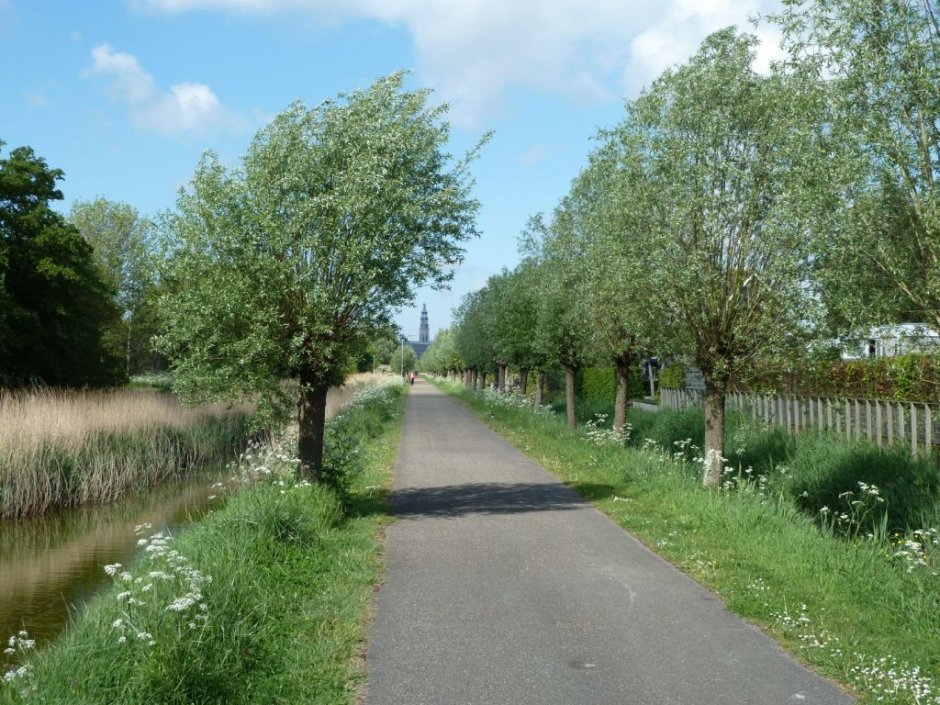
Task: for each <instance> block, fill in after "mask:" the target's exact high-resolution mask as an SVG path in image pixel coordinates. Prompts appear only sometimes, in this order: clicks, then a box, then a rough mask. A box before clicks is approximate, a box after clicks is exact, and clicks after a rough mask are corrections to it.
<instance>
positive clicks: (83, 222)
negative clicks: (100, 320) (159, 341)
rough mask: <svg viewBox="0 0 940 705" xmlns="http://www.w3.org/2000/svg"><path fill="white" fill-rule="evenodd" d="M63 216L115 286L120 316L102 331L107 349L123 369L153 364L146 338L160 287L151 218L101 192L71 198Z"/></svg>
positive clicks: (152, 331)
mask: <svg viewBox="0 0 940 705" xmlns="http://www.w3.org/2000/svg"><path fill="white" fill-rule="evenodd" d="M69 222H70V223H71V224H72V225H73V226H75V227H76V228H77V229H78V231H79V232H80V233H81V234H82V237H83V238H85V241H86V242H88V244H90V245H91V246H92V250H93V254H94V259H95V263H96V265H97V267H98V271H99V272H100V274H101V276H102V278H103V279H104V281H105V282H106V283H107V284H108V286H109V288H110V289H111V290H112V291H114V292H116V301H117V305H118V308H119V309H120V312H121V317H120V319H118V320H116V321H115V322H114V323H113V324H112V325H111V326H110V327H109V328H108V330H107V332H106V336H105V337H106V340H107V342H108V346H109V349H110V350H111V351H112V352H113V354H114V355H115V356H118V357H120V358H121V359H123V360H124V362H125V366H126V372H127V374H139V373H141V372H142V371H145V370H150V369H154V368H155V366H158V365H159V364H160V362H161V360H160V359H159V358H158V357H155V351H154V350H153V346H152V344H151V339H152V338H153V337H154V336H155V335H156V334H157V333H158V332H159V328H158V316H157V311H156V308H157V299H158V297H159V293H160V292H159V284H158V281H157V279H156V269H157V262H156V261H155V259H154V258H155V255H156V253H155V251H154V245H153V241H152V240H153V238H152V235H151V227H152V226H151V223H150V222H149V221H147V220H146V219H144V218H141V217H140V215H139V214H138V212H137V211H136V209H134V208H133V207H132V206H129V205H127V204H124V203H115V202H112V201H108V200H107V199H104V198H98V199H95V200H94V201H76V202H75V203H73V204H72V208H71V211H70V213H69Z"/></svg>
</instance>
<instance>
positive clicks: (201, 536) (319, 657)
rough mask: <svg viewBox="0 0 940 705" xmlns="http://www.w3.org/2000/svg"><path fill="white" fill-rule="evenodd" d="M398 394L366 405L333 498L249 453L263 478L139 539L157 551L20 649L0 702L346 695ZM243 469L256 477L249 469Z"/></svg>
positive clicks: (357, 672)
mask: <svg viewBox="0 0 940 705" xmlns="http://www.w3.org/2000/svg"><path fill="white" fill-rule="evenodd" d="M383 396H384V394H383ZM400 402H401V397H400V396H398V395H397V394H393V399H392V403H391V404H389V405H388V407H389V408H388V409H386V410H384V411H380V412H379V413H378V416H377V418H382V419H386V421H384V422H383V425H382V429H381V430H380V431H379V432H378V433H374V434H372V436H371V437H370V440H368V441H367V442H365V443H364V444H363V445H362V448H361V450H362V453H361V454H362V456H363V458H364V461H363V463H362V468H363V471H362V472H361V473H360V474H359V475H358V476H357V477H356V478H354V480H353V482H352V484H351V486H350V487H349V491H348V496H347V504H346V506H345V507H344V505H343V503H342V502H341V501H340V499H339V498H338V497H337V496H336V494H335V493H334V491H333V490H331V489H330V488H327V487H325V486H322V485H319V484H314V485H311V484H309V483H307V482H297V481H296V479H294V478H293V462H291V461H289V460H286V459H285V458H284V456H278V455H277V454H275V453H273V452H271V453H268V454H264V455H263V456H260V457H258V458H257V460H258V461H259V462H262V463H263V465H262V467H264V468H265V469H266V470H268V471H270V472H271V473H272V477H271V478H269V479H268V480H260V481H256V482H254V483H253V484H252V485H251V486H248V487H246V488H245V489H244V490H243V491H242V492H239V493H238V494H236V495H234V496H233V497H231V498H230V499H229V500H228V502H227V504H226V505H225V506H224V507H223V508H221V509H219V510H217V511H215V512H213V513H211V514H210V515H208V517H206V518H205V519H203V520H202V521H200V522H199V523H197V524H194V525H192V526H191V527H190V528H188V529H187V530H186V532H184V533H183V534H182V535H181V536H179V537H177V538H168V537H166V536H164V537H158V538H150V539H149V540H147V539H146V538H145V540H147V542H148V544H149V546H150V547H152V548H154V549H157V548H158V547H160V546H161V545H162V548H160V549H158V550H152V551H151V552H148V553H145V554H142V555H141V556H140V557H139V559H138V561H137V562H136V563H135V564H134V565H133V566H130V567H128V568H127V570H128V571H129V577H128V576H123V575H122V573H123V570H124V569H123V568H115V575H114V579H115V585H114V587H113V589H111V590H110V591H107V592H105V593H104V594H102V595H100V596H98V597H96V598H95V599H94V600H92V601H91V603H90V604H89V605H88V606H87V607H86V608H85V609H84V610H83V611H82V612H81V614H79V615H77V616H76V618H75V620H74V621H73V623H72V624H71V625H70V628H69V630H68V631H67V633H66V634H64V635H63V636H62V638H60V639H59V640H58V641H57V642H55V643H54V644H52V645H51V646H49V647H48V648H46V649H44V650H42V651H41V652H38V653H33V654H32V656H31V658H30V660H29V675H28V676H27V679H28V680H27V683H28V685H29V687H28V688H25V689H21V688H20V687H19V686H21V685H22V684H23V681H16V680H14V681H13V683H12V684H10V685H7V684H5V683H3V682H0V702H2V703H4V704H9V705H13V704H24V705H25V704H28V703H66V702H67V703H74V704H75V705H93V704H95V703H105V702H107V703H115V704H116V705H134V704H140V705H143V704H145V703H146V704H149V703H166V704H167V705H176V704H179V705H184V704H185V705H188V704H190V703H201V704H202V705H210V704H212V703H219V704H222V703H224V704H225V705H248V704H254V703H257V704H259V705H260V704H264V705H268V703H278V702H281V703H300V702H310V703H319V704H322V705H348V703H349V702H350V698H351V697H352V693H354V692H355V691H356V687H357V685H358V684H359V683H360V682H361V680H362V663H361V658H360V651H361V644H362V641H363V639H364V638H365V633H364V625H365V621H366V619H367V615H368V607H369V604H370V602H371V599H372V597H373V591H374V588H375V585H376V584H377V583H378V582H379V580H380V578H381V563H380V561H379V560H378V555H379V548H380V547H379V543H378V538H379V531H380V528H381V526H382V525H383V524H384V523H385V522H386V521H387V513H386V504H385V492H384V489H382V488H384V487H386V486H387V485H388V482H389V477H390V474H389V473H390V469H391V465H392V463H393V461H394V457H395V451H396V444H397V437H398V426H397V424H396V423H395V422H394V419H397V418H400V414H401V411H402V404H401V403H400ZM366 405H367V406H368V405H371V402H368V401H367V402H366ZM370 428H371V426H370ZM243 470H244V471H245V472H246V473H248V475H249V476H252V477H254V476H262V475H263V470H262V469H261V467H259V466H257V465H253V464H249V465H246V466H245V467H243ZM169 551H174V552H175V553H174V554H173V556H172V557H170V556H169V555H168V552H169ZM155 571H160V574H159V575H157V576H156V577H155V576H154V574H153V573H154V572H155ZM162 575H166V576H167V577H165V578H164V577H162ZM138 579H139V581H138ZM144 585H149V586H150V587H149V588H146V589H145V588H144V587H143V586H144ZM121 593H125V594H124V595H123V597H119V594H121ZM128 595H132V596H133V598H134V600H135V602H131V601H130V600H128ZM173 604H175V605H176V606H177V607H178V608H179V609H178V611H177V609H168V606H169V605H173ZM119 620H120V621H119ZM191 625H195V626H191ZM141 635H144V636H141ZM121 637H124V639H123V641H122V640H121Z"/></svg>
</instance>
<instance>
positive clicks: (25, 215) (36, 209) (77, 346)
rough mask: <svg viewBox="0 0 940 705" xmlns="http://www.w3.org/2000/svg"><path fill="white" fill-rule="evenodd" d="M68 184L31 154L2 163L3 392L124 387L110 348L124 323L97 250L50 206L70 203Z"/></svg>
mask: <svg viewBox="0 0 940 705" xmlns="http://www.w3.org/2000/svg"><path fill="white" fill-rule="evenodd" d="M2 145H3V143H2V142H0V147H2ZM62 177H63V173H62V171H61V170H60V169H52V168H50V167H49V166H48V164H47V163H46V161H45V160H44V159H42V158H41V157H38V156H37V155H36V154H35V153H34V152H33V150H32V149H30V148H29V147H20V148H18V149H14V150H13V151H12V152H10V154H9V156H8V157H6V158H4V159H0V282H2V293H0V334H2V335H0V339H2V342H0V383H2V384H12V385H20V384H27V383H31V382H42V383H45V384H49V385H60V386H84V385H94V386H102V385H108V384H116V383H119V382H121V381H122V380H123V375H122V372H121V366H120V359H119V358H115V357H114V356H113V355H110V354H109V352H108V350H107V349H106V348H105V347H104V345H103V344H102V335H103V331H104V330H105V329H106V328H107V327H109V326H110V325H113V322H114V321H115V320H116V317H117V315H118V314H117V309H116V307H115V306H114V304H113V292H112V291H111V290H110V289H109V288H108V285H107V284H106V283H105V282H104V281H103V280H102V278H101V276H100V274H99V273H98V271H97V268H96V267H95V263H94V260H93V257H92V250H91V247H90V246H89V245H88V243H86V242H85V241H84V240H83V239H82V237H81V235H80V234H79V232H78V231H77V230H76V229H75V228H74V227H72V226H71V225H69V224H68V223H66V222H65V220H64V219H63V218H62V216H60V215H59V214H58V213H56V212H55V211H53V210H52V208H51V206H50V204H51V202H52V201H57V200H61V199H62V192H61V191H60V190H59V189H58V187H57V183H58V182H59V181H61V180H62Z"/></svg>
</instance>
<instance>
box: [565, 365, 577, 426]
mask: <svg viewBox="0 0 940 705" xmlns="http://www.w3.org/2000/svg"><path fill="white" fill-rule="evenodd" d="M576 372H577V370H576V369H575V368H574V367H568V366H566V367H565V407H566V409H565V410H566V411H567V413H568V428H571V429H574V428H577V426H578V419H577V417H576V416H575V414H574V405H575V400H574V378H575V373H576Z"/></svg>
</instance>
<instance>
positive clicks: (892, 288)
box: [776, 0, 940, 328]
mask: <svg viewBox="0 0 940 705" xmlns="http://www.w3.org/2000/svg"><path fill="white" fill-rule="evenodd" d="M783 5H784V7H783V11H782V12H781V13H780V14H779V15H778V16H777V18H776V19H777V20H778V22H779V23H780V26H781V27H782V29H783V31H784V37H785V39H786V44H787V46H788V48H789V50H790V53H791V56H792V58H793V59H794V62H795V65H797V66H799V67H800V68H801V69H803V70H809V71H812V72H814V73H815V74H816V75H817V76H820V77H821V78H824V79H825V83H826V85H827V86H828V89H829V91H828V98H829V103H830V105H831V106H832V109H831V111H830V112H829V113H828V114H827V115H826V117H825V120H826V127H827V130H828V131H829V132H830V133H831V135H832V145H833V148H832V150H831V154H830V159H829V160H828V163H829V164H830V166H831V169H830V175H829V176H830V178H829V179H828V180H827V183H828V184H829V185H830V186H832V187H833V188H834V190H835V192H836V195H837V197H838V205H840V206H841V207H837V208H831V209H823V210H821V211H820V214H822V215H827V216H831V215H835V216H837V217H834V218H832V217H830V218H829V219H828V221H827V222H824V223H822V224H821V225H820V227H819V228H818V230H819V232H820V234H821V236H822V237H821V239H820V250H821V252H822V256H821V258H820V263H821V264H822V265H823V266H821V267H820V269H819V273H820V275H821V279H822V281H823V283H824V284H825V285H826V289H827V290H829V291H831V292H833V293H832V295H831V296H829V297H828V303H829V305H830V308H833V309H835V313H836V314H837V315H838V317H840V318H841V319H842V320H845V321H847V323H848V324H853V323H855V324H867V323H872V322H877V323H883V322H885V320H890V319H894V320H913V321H928V322H930V323H932V324H933V325H934V326H935V327H937V328H940V90H938V88H937V86H938V76H940V7H938V5H937V2H936V0H785V1H784V3H783ZM866 287H867V290H868V291H870V290H872V287H874V288H875V289H876V290H877V291H879V292H881V293H883V294H884V295H881V296H864V295H863V296H859V295H858V294H859V293H860V292H865V291H866ZM846 292H853V293H852V295H851V296H850V297H848V298H846V297H845V294H846ZM852 302H855V303H856V305H855V306H852V305H851V304H852ZM886 304H887V305H886ZM873 312H874V317H873V315H872V313H873Z"/></svg>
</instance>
